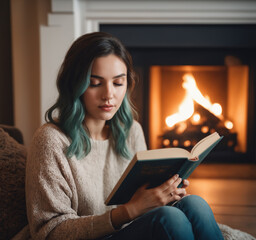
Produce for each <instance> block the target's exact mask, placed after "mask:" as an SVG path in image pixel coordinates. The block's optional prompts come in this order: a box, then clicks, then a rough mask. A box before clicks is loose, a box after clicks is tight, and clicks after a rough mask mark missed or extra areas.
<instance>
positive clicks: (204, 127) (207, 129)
mask: <svg viewBox="0 0 256 240" xmlns="http://www.w3.org/2000/svg"><path fill="white" fill-rule="evenodd" d="M201 132H202V133H208V132H209V127H208V126H203V127H202V128H201Z"/></svg>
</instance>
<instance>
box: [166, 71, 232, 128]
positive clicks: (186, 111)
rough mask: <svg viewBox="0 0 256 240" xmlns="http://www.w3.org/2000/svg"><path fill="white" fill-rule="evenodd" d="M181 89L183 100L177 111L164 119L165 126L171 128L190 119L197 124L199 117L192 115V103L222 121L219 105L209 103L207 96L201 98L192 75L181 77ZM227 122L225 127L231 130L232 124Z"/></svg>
mask: <svg viewBox="0 0 256 240" xmlns="http://www.w3.org/2000/svg"><path fill="white" fill-rule="evenodd" d="M182 87H183V88H184V89H185V90H186V95H185V98H184V100H183V102H182V103H181V105H180V106H179V111H178V112H177V113H175V114H173V115H170V116H168V117H167V118H166V119H165V122H166V124H167V126H169V127H173V126H174V125H175V124H177V123H179V122H183V121H185V120H187V119H189V118H190V117H192V119H191V120H192V121H193V122H194V123H195V124H196V123H198V122H199V121H200V115H199V114H198V113H195V114H194V101H195V102H197V103H198V104H200V105H201V106H203V107H204V108H205V109H207V110H208V111H210V112H211V113H212V114H214V115H215V116H217V117H218V118H220V119H223V116H222V107H221V105H220V104H219V103H211V101H210V98H209V97H208V96H203V94H202V93H201V92H200V90H199V89H198V87H197V84H196V81H195V78H194V76H193V75H192V74H190V73H187V74H185V75H184V76H183V83H182ZM228 122H229V123H228V124H226V127H227V128H229V129H231V128H232V127H233V125H232V122H230V121H228Z"/></svg>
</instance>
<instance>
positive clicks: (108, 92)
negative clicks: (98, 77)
mask: <svg viewBox="0 0 256 240" xmlns="http://www.w3.org/2000/svg"><path fill="white" fill-rule="evenodd" d="M113 94H114V86H113V85H112V84H107V85H106V87H105V88H104V92H103V95H102V96H103V99H104V100H110V99H112V98H113Z"/></svg>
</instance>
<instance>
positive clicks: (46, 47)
mask: <svg viewBox="0 0 256 240" xmlns="http://www.w3.org/2000/svg"><path fill="white" fill-rule="evenodd" d="M51 8H52V9H51V10H52V11H51V13H49V14H48V25H47V26H41V28H40V52H41V54H40V58H41V59H40V64H41V66H40V68H41V76H40V78H41V79H40V82H41V84H40V86H41V88H40V89H41V90H40V91H41V92H40V95H41V99H40V104H41V106H40V109H41V114H40V115H41V116H40V119H41V122H42V123H43V122H44V113H45V111H46V110H47V109H48V108H49V107H50V106H51V105H52V104H53V103H54V101H55V99H56V97H57V92H56V90H55V89H56V87H55V79H56V75H57V71H58V69H59V66H60V64H61V61H62V59H63V57H64V55H65V53H66V51H67V49H68V47H69V46H70V44H71V43H72V42H73V41H74V39H76V38H77V37H79V36H80V35H82V34H84V33H89V32H94V31H99V26H100V25H101V24H120V23H122V24H126V23H127V24H130V23H133V24H134V23H135V24H137V23H138V24H256V2H255V1H238V0H236V1H210V0H207V1H162V0H160V1H149V0H137V1H135V0H134V1H131V0H123V1H113V0H73V1H72V0H51Z"/></svg>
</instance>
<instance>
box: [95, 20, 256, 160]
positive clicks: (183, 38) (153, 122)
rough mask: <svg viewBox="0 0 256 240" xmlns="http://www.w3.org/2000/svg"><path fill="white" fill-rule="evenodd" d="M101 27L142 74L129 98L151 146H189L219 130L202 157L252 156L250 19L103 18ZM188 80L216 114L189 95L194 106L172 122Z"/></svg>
mask: <svg viewBox="0 0 256 240" xmlns="http://www.w3.org/2000/svg"><path fill="white" fill-rule="evenodd" d="M100 30H101V31H104V32H109V33H111V34H113V35H114V36H116V37H118V38H119V39H120V40H121V41H122V42H123V43H124V44H125V45H126V47H127V48H128V50H129V52H130V53H131V55H132V57H133V61H134V66H135V67H136V71H137V73H138V75H139V78H140V81H139V85H138V86H137V87H136V88H135V93H134V100H135V101H134V102H135V103H136V106H137V109H138V112H139V121H140V123H141V124H142V127H143V130H144V133H145V137H146V141H147V145H148V147H149V148H150V149H154V148H159V147H183V148H187V149H188V150H189V149H191V148H192V147H193V145H194V144H195V143H196V142H197V141H198V140H200V139H201V138H203V137H204V136H205V135H207V134H209V133H211V132H212V131H217V132H219V133H220V135H224V138H223V140H222V141H221V143H220V144H219V145H218V146H217V147H216V149H215V150H214V151H213V152H211V153H210V154H209V155H208V156H207V158H206V159H205V160H204V163H254V164H255V163H256V128H255V122H256V111H255V106H256V97H255V96H256V58H255V56H256V25H243V24H240V25H221V24H220V25H218V24H217V25H214V24H201V25H200V24H187V25H183V24H178V25H175V24H102V25H101V26H100ZM184 79H185V80H184ZM188 79H190V80H188ZM191 79H192V80H191ZM184 81H185V83H184ZM186 81H188V82H189V83H190V84H192V83H191V81H192V82H193V81H194V82H195V84H194V85H196V87H197V88H196V89H197V90H196V91H197V92H200V93H201V97H203V98H204V100H205V101H206V102H207V101H208V103H207V104H208V105H209V102H210V106H211V107H213V108H215V107H216V109H217V110H216V111H220V109H221V113H219V115H218V114H217V113H216V112H214V111H215V110H212V108H211V107H210V109H209V108H207V107H206V106H207V104H206V105H205V104H204V103H200V101H198V99H197V97H195V96H194V97H191V96H190V104H192V105H193V108H194V109H193V108H192V110H193V111H192V110H191V108H189V109H187V108H185V109H186V110H185V112H184V114H183V115H185V116H189V117H185V118H184V117H182V115H181V116H179V117H180V118H181V119H182V118H183V119H182V121H178V122H175V123H174V124H173V123H170V119H172V118H173V116H177V114H178V115H179V113H180V109H182V108H183V105H184V104H183V103H184V102H186V101H185V100H186V96H187V95H190V93H189V91H188V90H186V88H184V85H186V84H187V85H190V84H188V83H186ZM192 85H193V84H192ZM192 92H193V91H192ZM194 92H195V90H194ZM191 99H192V100H191ZM191 101H192V103H191ZM167 119H169V120H168V121H169V125H168V124H167V123H166V121H167ZM168 121H167V122H168Z"/></svg>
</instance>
